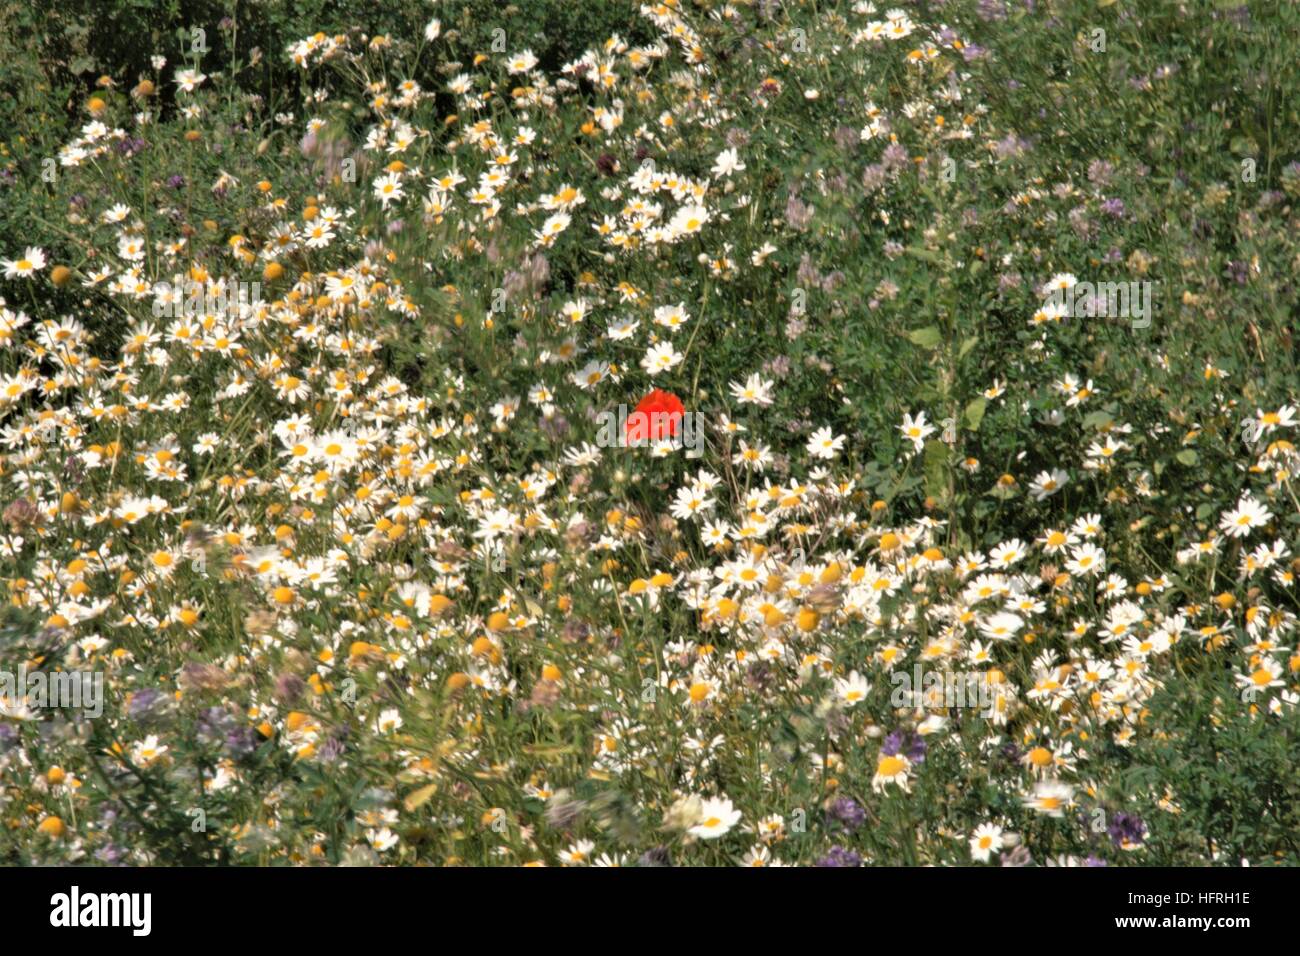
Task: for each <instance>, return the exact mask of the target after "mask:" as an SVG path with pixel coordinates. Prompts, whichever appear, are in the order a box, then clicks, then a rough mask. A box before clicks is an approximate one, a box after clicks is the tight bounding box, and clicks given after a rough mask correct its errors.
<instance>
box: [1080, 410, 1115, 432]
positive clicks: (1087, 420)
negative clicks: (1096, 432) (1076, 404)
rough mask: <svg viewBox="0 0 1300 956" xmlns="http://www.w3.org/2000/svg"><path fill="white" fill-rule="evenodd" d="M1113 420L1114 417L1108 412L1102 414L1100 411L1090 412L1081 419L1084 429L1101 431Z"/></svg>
mask: <svg viewBox="0 0 1300 956" xmlns="http://www.w3.org/2000/svg"><path fill="white" fill-rule="evenodd" d="M1114 420H1115V416H1114V415H1112V414H1111V413H1110V412H1103V411H1101V410H1100V409H1099V410H1097V411H1095V412H1090V413H1088V414H1087V415H1085V416H1084V418H1083V427H1084V428H1096V429H1102V428H1105V427H1106V426H1107V425H1109V424H1110V423H1111V422H1113V421H1114Z"/></svg>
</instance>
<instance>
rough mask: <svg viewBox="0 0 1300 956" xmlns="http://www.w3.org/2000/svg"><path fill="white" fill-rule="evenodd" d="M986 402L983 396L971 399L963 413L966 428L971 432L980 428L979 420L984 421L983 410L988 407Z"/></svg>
mask: <svg viewBox="0 0 1300 956" xmlns="http://www.w3.org/2000/svg"><path fill="white" fill-rule="evenodd" d="M988 404H989V403H988V402H987V401H986V400H985V399H984V398H983V397H980V398H974V399H971V401H970V403H969V404H968V405H967V406H966V411H965V412H964V413H963V417H964V418H965V419H966V427H967V428H968V429H970V430H971V431H973V432H977V431H979V430H980V422H982V421H984V410H985V409H986V408H988Z"/></svg>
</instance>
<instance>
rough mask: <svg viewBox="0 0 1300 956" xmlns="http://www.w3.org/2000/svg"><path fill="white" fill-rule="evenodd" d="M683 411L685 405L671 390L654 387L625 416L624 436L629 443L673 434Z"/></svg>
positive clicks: (652, 439)
mask: <svg viewBox="0 0 1300 956" xmlns="http://www.w3.org/2000/svg"><path fill="white" fill-rule="evenodd" d="M685 412H686V407H685V406H684V405H682V400H681V399H680V398H678V397H677V396H676V395H674V394H673V393H672V392H665V391H663V389H659V388H656V389H655V390H654V391H653V392H651V393H650V394H649V395H647V396H646V397H645V398H643V399H641V401H639V402H637V403H636V408H634V409H633V410H632V414H630V415H628V416H627V424H626V425H624V436H625V438H626V440H627V442H628V443H629V444H631V443H633V442H639V441H645V440H646V439H650V440H651V441H658V440H659V439H661V438H666V437H669V436H674V435H676V434H677V429H678V427H679V426H680V425H681V422H682V415H683V414H685Z"/></svg>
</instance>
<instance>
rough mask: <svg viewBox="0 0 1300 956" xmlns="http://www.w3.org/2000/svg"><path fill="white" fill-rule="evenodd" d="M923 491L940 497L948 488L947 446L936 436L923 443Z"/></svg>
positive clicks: (934, 496) (931, 495)
mask: <svg viewBox="0 0 1300 956" xmlns="http://www.w3.org/2000/svg"><path fill="white" fill-rule="evenodd" d="M924 470H925V493H926V494H927V495H929V496H930V497H932V498H939V497H942V496H943V495H944V494H946V493H947V490H948V446H947V445H945V444H944V443H943V442H941V441H939V440H938V439H937V438H931V439H930V440H929V441H927V442H926V443H925V458H924Z"/></svg>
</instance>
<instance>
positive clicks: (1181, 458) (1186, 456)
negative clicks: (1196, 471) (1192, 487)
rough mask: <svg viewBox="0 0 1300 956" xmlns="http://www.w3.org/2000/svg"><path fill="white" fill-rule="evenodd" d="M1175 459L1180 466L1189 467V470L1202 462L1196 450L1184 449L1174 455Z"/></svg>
mask: <svg viewBox="0 0 1300 956" xmlns="http://www.w3.org/2000/svg"><path fill="white" fill-rule="evenodd" d="M1174 459H1175V460H1176V461H1177V462H1178V463H1179V464H1180V465H1187V466H1188V467H1189V468H1190V467H1191V466H1192V465H1194V464H1196V462H1197V461H1199V460H1200V459H1199V456H1198V455H1197V454H1196V449H1195V448H1184V449H1183V450H1182V451H1180V452H1179V453H1178V454H1176V455H1174Z"/></svg>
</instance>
